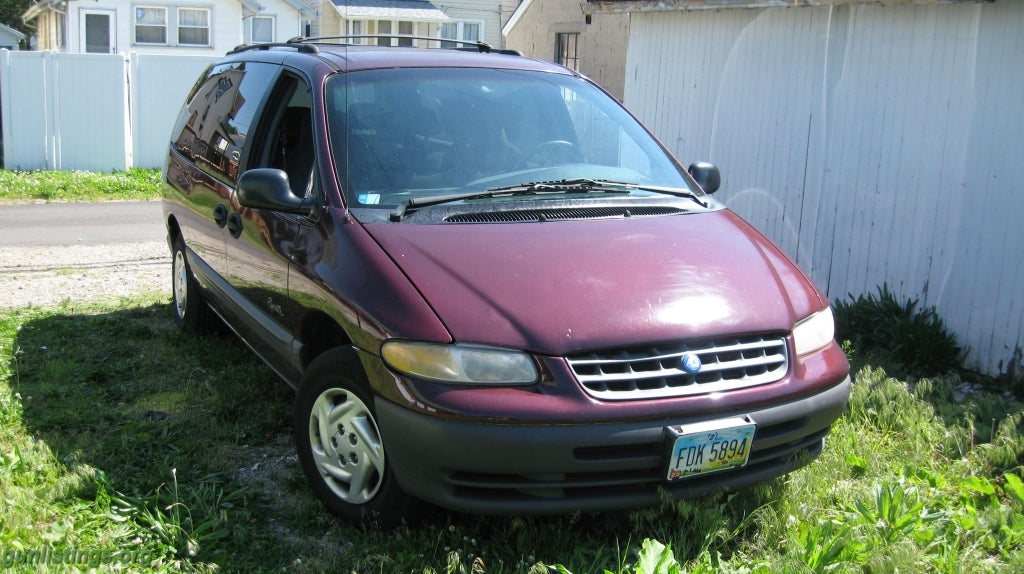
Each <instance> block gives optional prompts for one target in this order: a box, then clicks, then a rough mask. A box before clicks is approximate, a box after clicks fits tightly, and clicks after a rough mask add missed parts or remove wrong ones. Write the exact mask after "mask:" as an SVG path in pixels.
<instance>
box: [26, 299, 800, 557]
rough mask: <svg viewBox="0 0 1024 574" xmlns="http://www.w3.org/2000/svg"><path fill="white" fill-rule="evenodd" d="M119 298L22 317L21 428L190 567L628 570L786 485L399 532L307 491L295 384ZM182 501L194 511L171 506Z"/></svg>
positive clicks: (427, 524) (718, 532) (729, 537)
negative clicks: (294, 433) (85, 468)
mask: <svg viewBox="0 0 1024 574" xmlns="http://www.w3.org/2000/svg"><path fill="white" fill-rule="evenodd" d="M109 309H110V307H109V306H108V307H107V308H105V309H104V308H97V307H85V308H82V309H76V308H74V307H72V306H65V307H64V308H62V309H60V310H58V311H48V312H41V313H38V314H29V315H26V320H25V321H24V322H23V323H22V325H21V329H20V331H18V334H17V339H16V346H17V347H18V348H20V349H21V351H20V354H19V356H18V359H17V365H16V367H17V368H16V372H17V381H16V385H17V388H16V389H14V390H15V391H16V392H17V393H18V394H19V395H20V397H21V402H22V405H23V417H22V419H23V424H24V426H25V428H26V429H27V431H28V432H29V433H31V435H32V436H34V437H35V438H37V439H38V440H41V441H43V442H45V444H46V445H47V446H48V447H49V448H50V450H51V451H52V452H53V454H54V456H55V457H56V459H57V460H58V461H61V462H62V463H63V464H64V465H67V466H71V465H79V464H85V465H89V466H90V467H92V468H94V469H96V470H97V474H98V475H99V476H102V477H103V478H102V482H103V485H97V484H94V485H93V486H92V487H91V488H85V489H83V491H82V492H79V493H76V495H77V496H78V497H79V498H81V499H83V500H86V501H89V500H92V499H94V498H97V490H103V488H109V489H110V491H111V492H113V493H116V495H115V498H118V499H121V500H123V501H127V502H128V503H129V506H130V508H128V509H127V510H124V511H123V512H122V514H121V517H122V518H125V519H128V520H132V521H134V522H135V523H136V524H138V526H139V531H140V532H143V533H144V534H145V533H147V532H148V533H149V535H151V536H154V537H157V538H160V536H161V534H160V532H158V531H160V530H161V529H163V528H164V527H166V526H168V524H170V525H171V526H176V527H180V528H181V529H182V530H187V531H188V532H186V534H187V536H185V537H184V538H181V537H178V538H175V537H174V536H173V535H172V536H171V537H170V538H166V539H162V540H160V541H159V542H162V545H161V546H160V548H161V549H164V551H167V552H169V553H171V554H173V556H171V558H172V559H180V560H183V561H184V562H185V564H186V565H187V566H188V565H191V566H188V567H187V568H186V569H200V570H202V569H210V568H215V569H219V570H222V571H246V572H251V571H264V570H278V571H279V570H281V569H289V570H294V571H309V572H315V571H325V570H334V571H341V570H344V571H356V572H367V571H373V572H378V571H384V572H390V571H424V570H425V569H426V568H427V567H430V568H433V569H436V570H438V571H453V572H460V571H467V572H468V571H470V570H472V565H473V564H474V562H476V563H477V565H478V566H479V567H482V568H483V570H482V571H485V572H527V571H529V570H530V569H531V567H534V566H535V565H536V564H537V563H539V562H546V563H547V564H552V563H562V564H565V565H566V566H567V567H569V569H570V570H572V571H573V572H577V573H580V572H592V571H601V570H602V569H605V568H608V569H612V570H617V569H618V568H620V567H621V566H622V565H623V564H626V563H629V562H630V561H631V560H632V559H633V554H632V553H634V552H635V549H636V548H637V547H639V546H640V544H641V543H642V541H643V539H644V538H656V539H658V540H661V541H663V542H666V543H671V544H672V547H673V549H674V550H675V552H676V556H677V558H678V559H679V560H680V561H685V560H689V559H692V558H695V557H697V556H698V555H700V554H701V553H702V552H703V551H705V550H708V549H713V550H714V551H716V552H722V553H723V554H728V553H729V552H730V548H731V545H735V544H743V543H751V544H752V543H753V540H754V539H756V538H757V537H759V536H763V535H764V533H762V532H759V525H758V520H757V513H758V512H760V511H762V510H764V509H765V508H768V509H769V510H770V508H771V507H772V505H774V504H776V502H777V501H778V500H780V499H781V498H782V497H783V496H785V488H786V487H785V481H784V480H776V481H772V482H769V483H767V484H765V485H762V486H759V487H756V488H752V489H747V490H745V491H742V492H740V493H736V494H732V495H725V494H721V495H715V496H710V497H706V498H703V499H699V500H696V501H689V502H685V503H681V504H675V503H671V502H667V503H665V504H664V505H663V507H661V508H657V509H648V510H642V511H636V512H630V513H610V514H603V515H582V514H577V515H571V516H560V517H551V518H517V517H498V518H496V517H476V516H468V515H462V514H457V513H449V512H446V511H442V510H437V509H430V510H429V511H428V512H427V513H425V515H424V516H423V517H421V518H420V519H419V520H417V521H416V522H414V523H412V524H409V525H406V526H403V527H400V528H399V529H397V530H395V531H393V532H386V533H385V532H379V531H374V530H372V529H361V528H356V527H352V526H349V525H347V524H344V523H341V522H339V521H337V520H335V519H334V518H333V517H331V516H329V515H328V514H326V513H325V512H324V511H323V509H322V507H321V506H320V505H319V503H318V502H316V501H315V500H314V498H313V495H312V493H311V491H309V489H308V488H307V487H306V485H305V482H304V481H303V479H302V476H301V471H300V470H299V468H298V463H297V461H296V460H295V457H294V448H293V446H292V442H291V437H290V428H289V427H290V424H289V422H290V420H291V409H292V401H293V398H294V397H293V393H292V392H291V390H290V389H289V388H288V387H287V385H285V384H284V383H283V382H281V381H280V379H278V378H277V377H276V376H275V375H274V374H273V373H272V372H271V371H270V370H269V369H268V368H266V367H265V366H264V365H263V364H262V363H261V362H260V361H259V360H258V359H257V358H256V356H255V355H253V354H252V353H251V352H250V351H249V350H248V349H247V348H246V347H245V346H244V345H243V344H241V343H240V342H238V340H237V339H236V338H235V337H233V336H231V335H208V336H194V335H184V334H182V333H180V332H178V331H177V329H176V328H175V327H174V324H173V321H172V319H171V317H172V311H171V309H170V308H169V305H167V304H166V303H155V304H153V303H147V304H144V305H136V306H124V308H120V309H117V310H109ZM172 473H173V476H172ZM115 506H116V505H115ZM179 509H180V510H183V511H187V519H186V518H184V517H182V516H175V515H173V513H174V512H176V511H177V510H179ZM204 520H205V522H202V521H204ZM163 523H167V524H163ZM206 524H208V525H209V527H208V528H206V530H203V531H202V532H199V533H196V532H195V531H197V530H199V527H200V526H202V525H206ZM568 533H571V536H570V535H568ZM192 534H195V535H194V536H192ZM192 541H194V542H195V546H194V547H193V546H192ZM453 565H454V566H453ZM478 571H479V570H478Z"/></svg>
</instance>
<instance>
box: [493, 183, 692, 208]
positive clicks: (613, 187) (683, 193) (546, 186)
mask: <svg viewBox="0 0 1024 574" xmlns="http://www.w3.org/2000/svg"><path fill="white" fill-rule="evenodd" d="M548 190H551V191H560V192H565V191H579V192H593V191H604V192H619V193H629V192H630V191H633V190H640V191H653V192H655V193H664V194H667V195H674V196H676V197H686V198H689V199H692V200H694V201H695V202H697V204H698V205H700V206H701V207H708V205H709V204H708V202H706V201H704V200H702V199H701V198H700V196H698V195H697V194H696V193H694V192H693V191H691V190H689V189H687V188H684V187H663V186H660V185H646V184H643V183H627V182H624V181H607V180H602V179H586V178H580V179H562V180H558V181H539V182H536V183H524V184H522V185H510V186H508V187H494V188H491V189H488V190H487V191H513V192H514V191H523V192H534V193H536V192H538V191H548Z"/></svg>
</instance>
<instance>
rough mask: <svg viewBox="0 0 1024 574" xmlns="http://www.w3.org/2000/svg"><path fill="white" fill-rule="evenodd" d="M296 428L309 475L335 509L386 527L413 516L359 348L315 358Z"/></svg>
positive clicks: (357, 520) (352, 518) (338, 513)
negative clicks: (357, 353) (389, 452)
mask: <svg viewBox="0 0 1024 574" xmlns="http://www.w3.org/2000/svg"><path fill="white" fill-rule="evenodd" d="M294 432H295V442H296V446H297V448H298V454H299V462H300V463H301V465H302V471H303V472H304V473H305V475H306V480H307V481H308V482H309V485H310V487H311V488H312V489H313V492H314V493H315V494H316V496H317V497H318V498H319V499H320V500H321V501H323V503H324V504H325V505H326V506H327V509H328V510H329V511H330V512H331V513H332V514H334V515H335V516H338V517H340V518H343V519H345V520H348V521H350V522H353V523H362V524H368V525H377V526H380V527H383V528H392V527H394V526H396V525H398V524H399V523H400V522H401V521H402V519H404V518H407V517H408V515H409V512H410V511H411V509H412V499H411V498H410V497H409V495H407V494H406V493H405V492H403V491H402V489H401V488H400V487H399V486H398V482H397V481H396V480H395V477H394V473H393V472H392V470H391V467H390V465H389V461H388V458H387V451H386V449H385V447H384V441H383V438H382V437H381V433H380V428H379V427H378V425H377V416H376V413H375V411H374V408H373V393H372V391H371V390H370V386H369V383H368V381H367V380H366V376H365V374H364V373H363V368H362V365H361V364H360V362H359V360H358V358H357V357H356V356H355V355H354V353H352V352H351V351H347V350H344V349H332V350H330V351H327V352H326V353H324V354H323V355H321V356H320V357H318V358H317V359H315V360H314V361H313V362H312V364H310V366H309V368H308V369H307V370H306V373H305V374H304V375H303V377H302V384H301V386H300V387H299V390H298V393H297V395H296V398H295V420H294Z"/></svg>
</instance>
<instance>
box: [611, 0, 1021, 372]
mask: <svg viewBox="0 0 1024 574" xmlns="http://www.w3.org/2000/svg"><path fill="white" fill-rule="evenodd" d="M1022 30H1024V3H1017V2H997V3H995V4H962V5H948V4H947V5H938V4H932V5H917V6H912V5H902V6H873V5H872V6H856V7H849V6H847V7H828V6H822V7H806V8H804V7H801V8H766V9H734V10H708V11H693V12H648V13H634V14H633V15H632V20H631V28H630V41H629V53H628V63H627V78H626V92H625V102H626V105H627V106H628V107H629V108H630V109H631V110H633V112H634V113H636V114H637V115H638V116H639V117H640V118H641V119H642V120H643V121H644V122H645V123H646V124H647V125H648V126H649V127H651V128H652V129H653V130H654V131H655V133H657V134H658V135H659V137H661V138H662V139H663V141H664V142H665V144H666V145H667V146H668V147H669V148H671V149H672V150H673V151H674V152H675V153H676V155H677V156H678V157H679V158H680V159H681V161H683V162H684V163H689V162H691V161H695V160H710V161H712V162H714V163H716V164H718V165H719V166H720V167H721V169H722V172H723V188H722V190H721V191H720V192H719V196H718V197H719V198H720V199H722V200H724V201H725V202H726V203H727V204H728V205H729V206H730V207H731V208H732V209H734V210H735V211H737V212H738V213H740V214H741V215H743V216H744V217H745V218H747V219H748V220H750V221H751V222H752V223H754V225H756V226H757V227H758V228H760V229H761V230H763V231H764V232H765V233H767V234H768V235H769V236H770V237H772V239H774V240H775V241H776V242H778V243H779V244H780V245H781V246H782V247H783V248H784V249H785V250H786V251H787V252H788V253H790V254H791V255H792V256H793V257H794V258H796V259H797V261H798V262H799V263H800V265H801V266H802V267H803V268H804V269H805V270H807V271H808V272H809V273H810V274H811V275H812V277H813V278H814V280H815V281H816V282H817V283H818V284H819V285H820V286H822V287H823V288H824V289H825V290H826V291H827V292H828V294H829V296H830V297H831V298H832V299H833V300H835V299H837V298H845V297H846V296H847V295H848V294H855V295H856V294H860V293H865V292H874V291H875V290H876V288H877V287H878V286H879V285H881V284H882V283H888V284H889V285H890V287H892V288H893V289H894V291H896V293H898V294H900V295H903V296H905V297H913V298H920V299H921V300H922V302H923V303H925V304H928V305H935V306H936V307H937V309H938V311H939V314H940V315H941V316H942V317H943V319H944V320H945V321H946V323H947V324H948V325H949V327H950V328H951V329H952V330H953V331H954V332H956V333H957V334H958V337H959V338H960V340H961V343H962V344H964V345H965V346H968V347H970V356H969V362H970V363H971V364H972V366H975V367H978V368H980V369H982V370H985V371H988V372H990V373H993V374H998V373H1004V372H1009V371H1014V370H1016V372H1017V374H1018V375H1019V374H1020V369H1021V364H1020V349H1021V348H1022V347H1024V286H1022V283H1024V257H1022V256H1021V255H1020V254H1019V252H1018V249H1019V247H1020V246H1021V244H1024V226H1022V225H1021V223H1020V222H1021V220H1022V219H1024V197H1022V196H1024V33H1022Z"/></svg>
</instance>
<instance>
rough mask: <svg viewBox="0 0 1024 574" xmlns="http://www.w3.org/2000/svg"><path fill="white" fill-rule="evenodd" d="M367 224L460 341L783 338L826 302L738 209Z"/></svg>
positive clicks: (551, 348)
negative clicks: (499, 221) (762, 334)
mask: <svg viewBox="0 0 1024 574" xmlns="http://www.w3.org/2000/svg"><path fill="white" fill-rule="evenodd" d="M365 227H366V229H367V230H368V231H369V233H370V234H371V235H372V236H373V237H374V239H375V240H376V241H377V242H378V243H379V244H380V245H381V247H382V248H383V249H384V250H385V251H387V253H388V254H389V255H390V256H391V258H392V259H393V260H394V261H395V262H396V264H397V265H398V266H399V268H401V270H402V271H403V272H404V273H405V274H406V275H407V276H408V277H409V278H410V280H411V281H412V283H413V284H414V285H415V286H416V288H418V289H419V290H420V292H421V293H422V294H423V296H424V297H425V298H426V300H427V302H428V303H429V304H430V305H431V307H433V309H434V311H435V312H436V313H437V315H438V316H439V317H440V319H441V321H442V322H443V323H444V324H445V326H446V327H447V328H448V330H449V331H450V333H451V335H452V337H453V338H454V339H455V340H457V341H462V342H469V343H480V344H487V345H496V346H502V347H511V348H519V349H525V350H528V351H532V352H536V353H540V354H550V355H564V354H567V353H571V352H575V351H579V350H584V349H601V348H612V347H624V346H631V345H641V344H648V343H653V342H661V341H671V340H678V339H689V338H700V337H709V336H720V335H725V334H740V333H755V332H772V331H774V332H785V331H789V330H790V329H792V328H793V325H794V324H795V323H796V322H797V321H798V320H800V319H802V318H804V317H806V316H807V315H809V314H810V313H812V312H814V311H816V310H818V309H820V308H821V307H823V306H824V301H823V299H822V297H821V296H820V294H819V293H818V291H817V290H816V289H815V288H814V286H813V285H811V284H810V282H809V281H808V280H807V278H806V277H805V276H804V274H803V273H802V272H801V271H800V270H799V269H797V267H796V266H795V265H794V264H793V263H792V262H791V261H790V260H789V259H788V258H787V257H786V256H785V255H783V254H782V253H781V252H780V251H779V250H778V248H776V247H775V246H774V245H773V244H772V243H771V242H769V241H768V240H767V239H766V238H765V237H764V236H763V235H761V234H760V233H758V232H757V231H755V230H754V229H753V228H752V227H751V226H750V225H749V224H747V223H746V222H744V221H743V220H742V219H740V218H739V217H738V216H736V215H735V214H733V213H732V212H731V211H729V210H719V211H713V212H701V213H690V214H685V215H675V216H661V217H650V218H642V217H633V218H626V219H608V220H584V221H556V222H541V223H518V224H447V225H445V224H440V225H438V224H434V225H420V224H391V223H372V224H367V225H366V226H365ZM398 335H399V336H400V333H399V334H398Z"/></svg>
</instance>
